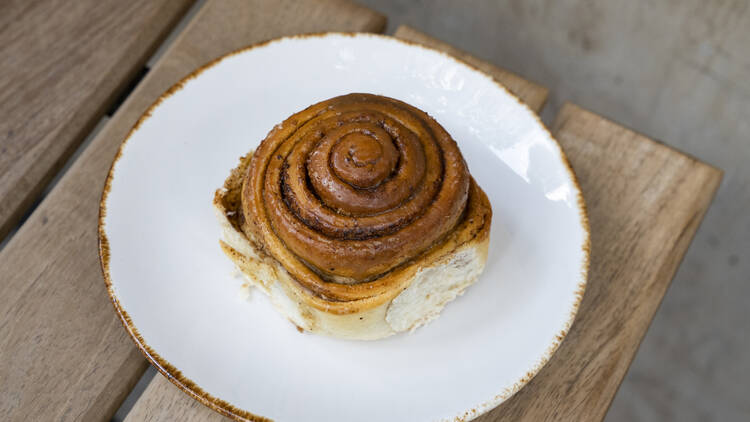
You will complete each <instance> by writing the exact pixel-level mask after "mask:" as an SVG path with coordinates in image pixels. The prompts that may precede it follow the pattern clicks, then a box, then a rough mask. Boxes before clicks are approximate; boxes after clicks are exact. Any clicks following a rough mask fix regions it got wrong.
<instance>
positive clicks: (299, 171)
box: [214, 94, 492, 339]
mask: <svg viewBox="0 0 750 422" xmlns="http://www.w3.org/2000/svg"><path fill="white" fill-rule="evenodd" d="M214 205H215V207H216V210H217V216H218V218H219V220H220V222H221V224H222V228H223V238H222V240H221V241H220V245H221V247H222V249H223V250H224V252H225V253H226V254H227V255H228V256H229V257H230V258H231V259H232V261H233V262H234V263H235V264H236V265H237V267H238V268H239V269H240V271H241V272H242V273H243V274H244V276H245V277H246V278H247V279H248V281H249V282H250V283H251V284H252V285H254V286H257V287H258V288H260V289H261V290H262V291H264V292H265V293H266V294H268V295H269V296H270V298H271V301H272V302H273V304H274V305H275V306H276V308H277V309H278V310H279V311H280V312H281V313H282V314H283V315H285V316H286V317H287V318H288V319H289V320H290V321H292V322H293V323H294V324H295V325H297V327H298V328H299V329H300V330H307V331H311V332H316V333H322V334H327V335H332V336H336V337H345V338H357V339H376V338H381V337H385V336H388V335H391V334H394V333H396V332H400V331H405V330H412V329H414V328H416V327H418V326H420V325H422V324H424V323H426V322H428V321H430V320H431V319H433V318H435V317H437V315H438V314H439V312H440V311H441V310H442V308H443V307H444V306H445V304H446V303H447V302H449V301H451V300H453V299H454V298H455V297H456V296H458V295H460V294H462V293H463V291H464V290H465V289H466V287H468V286H469V285H470V284H472V283H473V282H474V281H476V279H477V278H478V276H479V274H480V273H481V271H482V270H483V268H484V264H485V261H486V259H487V246H488V244H489V228H490V222H491V218H492V210H491V207H490V203H489V200H488V199H487V196H486V195H485V193H484V192H483V191H482V189H481V188H479V186H478V185H477V184H476V182H475V181H474V179H473V178H472V177H471V175H470V174H469V171H468V168H467V166H466V162H465V161H464V159H463V157H462V155H461V152H460V151H459V148H458V145H457V144H456V142H455V141H454V140H453V139H452V138H451V136H450V135H449V134H448V133H447V132H446V131H445V129H443V127H442V126H440V124H438V123H437V122H436V121H435V120H434V119H433V118H431V117H430V116H428V115H427V114H426V113H424V112H423V111H421V110H419V109H417V108H415V107H412V106H411V105H409V104H406V103H404V102H401V101H398V100H395V99H392V98H387V97H383V96H378V95H371V94H349V95H344V96H340V97H335V98H332V99H329V100H326V101H322V102H320V103H317V104H314V105H312V106H310V107H308V108H306V109H305V110H302V111H300V112H298V113H296V114H294V115H292V116H291V117H289V118H288V119H286V120H285V121H283V122H282V123H280V124H278V125H276V126H275V127H274V128H273V129H272V130H271V131H270V132H269V133H268V135H267V136H266V138H265V139H264V140H263V141H262V142H261V144H260V146H259V147H258V148H257V149H256V150H255V151H254V152H251V153H249V154H248V155H246V156H244V157H242V158H241V159H240V164H239V166H238V167H237V168H235V169H234V170H232V172H231V174H230V176H229V178H228V179H227V180H226V182H225V183H224V186H223V187H222V188H220V189H219V190H217V192H216V194H215V197H214Z"/></svg>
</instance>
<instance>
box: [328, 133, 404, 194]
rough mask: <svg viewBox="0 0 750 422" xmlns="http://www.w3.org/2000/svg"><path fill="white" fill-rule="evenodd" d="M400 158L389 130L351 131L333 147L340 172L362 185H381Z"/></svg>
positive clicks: (334, 167) (353, 183) (367, 186)
mask: <svg viewBox="0 0 750 422" xmlns="http://www.w3.org/2000/svg"><path fill="white" fill-rule="evenodd" d="M397 162H398V150H397V149H396V147H395V146H394V145H393V141H392V140H391V138H390V136H388V134H387V133H385V131H378V133H375V132H371V131H362V132H352V133H349V134H347V135H345V136H344V137H342V138H341V140H339V142H338V143H337V144H336V145H335V146H334V147H333V149H332V151H331V165H332V167H333V170H334V171H335V172H336V175H337V176H338V177H339V178H341V180H343V181H345V182H346V183H348V184H350V185H352V186H354V187H356V188H360V189H369V188H374V187H376V186H378V185H379V184H380V183H381V182H383V181H384V180H385V179H386V178H387V177H388V176H389V175H390V174H391V173H392V172H393V171H394V170H395V168H396V164H397Z"/></svg>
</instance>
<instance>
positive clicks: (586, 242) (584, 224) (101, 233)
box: [97, 32, 591, 422]
mask: <svg viewBox="0 0 750 422" xmlns="http://www.w3.org/2000/svg"><path fill="white" fill-rule="evenodd" d="M331 35H333V36H350V37H374V38H384V39H388V40H392V41H396V42H399V43H402V44H405V45H408V46H411V47H416V48H421V49H424V50H429V51H432V52H436V53H439V54H440V55H442V56H444V57H446V58H448V59H449V60H452V61H454V62H456V63H458V64H459V65H463V66H466V67H467V68H469V69H470V70H472V71H474V72H476V73H478V74H480V75H482V76H484V77H486V78H488V79H489V80H490V81H492V82H493V83H494V84H495V85H497V86H498V88H500V89H501V90H503V91H505V92H506V93H507V94H508V95H509V96H510V97H512V98H513V99H515V100H516V101H517V102H518V104H519V105H521V106H522V107H525V108H526V109H527V110H528V111H529V112H530V113H531V115H532V116H534V118H535V119H536V121H537V123H538V124H539V126H540V127H541V128H542V129H543V130H544V131H545V132H546V133H547V134H548V135H549V137H550V139H552V141H553V143H554V144H555V145H556V146H557V148H558V152H559V154H560V158H561V160H562V164H563V167H564V168H565V169H566V170H567V172H568V175H569V177H570V180H571V182H572V183H573V185H574V186H575V190H576V192H575V194H576V199H577V201H576V203H577V205H578V213H579V216H580V219H581V228H582V229H583V231H584V239H583V245H582V249H583V259H582V263H581V269H580V281H579V283H578V288H577V290H576V291H575V293H574V301H573V304H572V307H571V309H570V313H569V317H568V320H567V321H566V322H565V324H564V326H563V328H562V330H561V331H560V332H559V333H558V334H557V336H555V338H554V339H553V341H552V342H551V343H550V345H549V346H548V347H547V350H546V351H545V353H544V354H543V355H542V356H541V357H540V358H539V360H538V361H537V363H536V364H534V365H533V367H531V368H529V369H528V370H527V371H526V373H525V374H524V375H523V376H522V377H521V378H520V379H518V380H517V381H516V382H515V383H513V385H512V386H511V387H508V388H505V389H504V390H503V391H501V392H500V393H498V394H497V395H495V396H494V397H492V398H490V399H488V400H485V401H484V402H481V403H479V404H477V405H475V406H474V407H473V408H471V409H468V410H466V411H465V412H464V414H462V415H460V416H457V417H455V418H454V420H455V421H468V420H471V419H474V418H476V417H478V416H480V415H482V414H484V413H486V412H488V411H490V410H492V409H494V408H495V407H497V406H499V405H500V404H501V403H503V402H504V401H505V400H507V399H509V398H510V397H511V396H513V395H514V394H515V393H516V392H518V391H519V390H520V389H521V388H523V387H524V386H525V385H526V384H527V383H528V382H529V381H531V379H532V378H534V376H535V375H536V374H537V373H539V371H541V369H542V368H543V367H544V366H545V365H546V364H547V362H549V360H550V358H551V357H552V355H553V354H554V353H555V351H557V349H558V347H560V344H561V343H562V341H563V339H564V338H565V336H566V335H567V334H568V332H569V331H570V328H571V326H572V325H573V322H574V321H575V317H576V314H577V313H578V308H579V305H580V303H581V300H582V299H583V295H584V292H585V290H586V282H587V280H588V271H589V260H590V245H591V241H590V238H591V235H590V230H589V220H588V213H587V210H586V203H585V201H584V199H583V194H582V193H581V187H580V185H579V184H578V178H577V177H576V174H575V171H574V170H573V167H572V166H571V165H570V162H569V161H568V158H567V156H566V155H565V152H564V151H563V149H562V146H561V145H560V143H559V142H558V141H557V139H555V137H554V136H553V135H552V133H550V131H549V130H548V129H547V127H546V126H545V125H544V123H543V122H542V121H541V119H540V118H539V116H538V115H537V114H536V113H535V112H534V111H533V110H532V109H531V108H529V106H528V105H527V104H526V103H524V102H523V101H521V100H520V99H519V98H518V97H517V96H516V95H515V94H513V93H512V92H510V91H509V90H508V88H506V87H505V85H503V84H502V83H500V82H499V81H498V80H497V79H495V78H494V77H492V76H491V75H489V74H487V73H485V72H484V71H482V70H480V69H478V68H477V67H475V66H473V65H471V64H470V63H467V62H466V61H464V60H461V59H459V58H457V57H455V56H452V55H450V54H448V53H445V52H444V51H441V50H437V49H434V48H431V47H427V46H424V45H422V44H418V43H415V42H412V41H408V40H402V39H400V38H396V37H393V36H389V35H381V34H371V33H356V32H320V33H312V34H300V35H291V36H285V37H279V38H273V39H269V40H265V41H261V42H258V43H254V44H250V45H248V46H246V47H242V48H239V49H237V50H234V51H231V52H229V53H226V54H224V55H222V56H219V57H217V58H215V59H213V60H211V61H209V62H208V63H206V64H204V65H202V66H200V67H199V68H197V69H196V70H194V71H192V72H191V73H190V74H188V75H187V76H185V77H183V78H182V79H181V80H180V81H178V82H177V83H175V84H174V85H172V86H171V87H170V88H169V89H167V90H166V91H165V92H164V93H162V94H161V95H160V96H159V98H157V99H156V100H155V101H154V102H153V103H152V104H151V105H150V106H149V107H148V108H147V109H146V111H145V112H144V113H143V114H142V115H141V116H140V117H139V118H138V120H137V121H136V122H135V124H133V127H132V128H131V129H130V131H128V134H127V135H126V136H125V139H123V141H122V142H121V143H120V146H119V148H118V149H117V152H116V154H115V157H114V159H113V160H112V163H111V164H110V168H109V171H108V172H107V177H106V178H105V181H104V187H103V188H102V195H101V199H100V201H99V217H98V229H97V233H98V238H99V242H98V253H99V263H100V266H101V270H102V276H103V278H104V283H105V285H106V287H107V293H108V295H109V298H110V301H111V302H112V305H113V306H114V308H115V312H116V313H117V315H118V317H119V318H120V322H121V323H122V325H123V327H124V328H125V330H126V331H127V332H128V334H129V335H130V338H131V339H132V340H133V342H134V343H135V345H136V346H137V347H138V350H140V351H141V353H142V354H143V356H144V357H146V359H147V360H148V361H149V362H150V363H151V364H152V365H153V366H154V367H155V368H156V369H157V370H158V371H159V372H160V373H161V374H162V375H164V376H165V377H166V378H167V379H168V380H169V381H170V382H172V383H173V384H174V385H176V386H177V387H178V388H179V389H180V390H182V391H183V392H185V393H186V394H187V395H188V396H190V397H192V398H193V399H195V400H197V401H199V402H200V403H202V404H204V405H206V406H208V407H209V408H211V409H213V410H215V411H217V412H219V413H220V414H222V415H224V416H227V417H230V418H232V419H234V420H238V421H263V422H265V421H271V419H269V418H266V417H264V416H260V415H256V414H253V413H251V412H250V411H248V410H245V409H240V408H238V407H236V406H234V405H232V404H231V403H229V402H227V401H225V400H222V399H221V398H218V397H214V396H212V395H211V394H209V393H208V392H206V391H204V390H203V389H202V388H201V387H200V386H198V385H197V384H196V383H195V382H194V381H192V380H190V379H189V378H187V377H185V376H184V375H183V374H182V372H181V371H180V370H179V369H177V368H176V367H175V366H174V365H172V364H170V363H169V362H168V361H167V360H166V359H164V358H163V357H161V356H160V355H159V353H157V352H156V351H155V350H154V349H152V348H151V347H150V346H149V345H148V344H147V343H146V341H145V340H144V339H143V337H142V336H141V334H140V333H139V332H138V329H137V328H136V326H135V324H133V321H132V319H131V318H130V316H129V315H128V313H127V311H126V310H125V309H124V308H123V306H122V305H121V304H120V301H119V300H118V299H117V296H116V294H115V292H114V289H113V285H112V278H111V276H110V274H109V262H110V249H109V240H108V239H107V234H106V229H105V225H104V219H105V217H106V215H107V197H108V195H109V192H110V188H111V186H112V180H113V179H114V170H115V164H116V163H117V161H118V160H119V159H120V158H121V157H122V151H123V148H124V146H125V144H126V143H127V142H128V140H129V139H130V138H131V137H132V136H133V134H134V133H135V132H136V131H137V130H138V129H139V128H140V126H141V125H142V124H143V122H145V121H146V120H147V119H148V118H150V117H151V116H152V115H153V112H154V110H156V108H157V107H159V105H160V104H161V103H162V102H163V101H164V100H166V99H167V98H169V97H170V96H172V95H173V94H174V93H175V92H177V91H179V90H180V89H182V88H183V87H184V86H185V85H186V84H188V83H189V82H190V81H191V80H192V79H195V78H197V77H198V76H200V75H201V74H202V73H203V72H204V71H205V70H208V69H210V68H212V67H213V66H215V65H217V64H219V63H220V62H221V61H223V60H224V59H226V58H229V57H232V56H234V55H237V54H242V53H245V52H248V51H250V50H253V49H256V48H261V47H265V46H268V45H271V44H274V43H276V42H279V41H282V40H287V39H304V38H325V37H327V36H331Z"/></svg>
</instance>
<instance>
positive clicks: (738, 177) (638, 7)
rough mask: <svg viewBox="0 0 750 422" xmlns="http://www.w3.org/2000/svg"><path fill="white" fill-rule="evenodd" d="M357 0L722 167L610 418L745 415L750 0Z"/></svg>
mask: <svg viewBox="0 0 750 422" xmlns="http://www.w3.org/2000/svg"><path fill="white" fill-rule="evenodd" d="M358 1H359V2H360V3H362V4H365V5H367V6H370V7H371V8H373V9H375V10H378V11H380V12H382V13H385V14H386V15H388V18H389V28H388V32H392V31H393V30H394V29H395V28H396V27H397V26H398V25H399V24H402V23H404V24H408V25H411V26H413V27H415V28H417V29H419V30H421V31H423V32H425V33H427V34H430V35H433V36H435V37H437V38H440V39H442V40H444V41H448V42H450V43H451V44H454V45H456V46H458V47H460V48H462V49H464V50H466V51H468V52H470V53H473V54H474V55H476V56H478V57H481V58H484V59H487V60H489V61H490V62H493V63H496V64H498V65H500V66H502V67H505V68H507V69H510V70H512V71H515V72H517V73H519V74H520V75H522V76H524V77H526V78H529V79H531V80H534V81H537V82H540V83H542V84H544V85H546V86H547V87H549V88H550V89H551V97H550V101H549V103H548V105H547V108H546V109H545V111H544V113H543V116H542V117H543V119H544V120H545V122H547V123H550V122H551V121H552V119H553V118H554V115H555V114H556V113H557V110H558V109H559V107H560V105H561V104H562V102H563V101H572V102H575V103H577V104H579V105H582V106H584V107H586V108H589V109H591V110H594V111H596V112H598V113H600V114H602V115H604V116H607V117H609V118H611V119H613V120H615V121H617V122H619V123H621V124H623V125H625V126H628V127H631V128H634V129H636V130H638V131H639V132H642V133H644V134H646V135H648V136H651V137H653V138H656V139H659V140H661V141H663V142H665V143H667V144H669V145H672V146H674V147H676V148H679V149H681V150H682V151H685V152H687V153H689V154H691V155H693V156H696V157H699V158H700V159H701V160H704V161H707V162H708V163H711V164H713V165H716V166H718V167H720V168H722V169H724V171H725V172H726V173H725V177H724V181H723V183H722V186H721V188H720V190H719V193H718V195H717V197H716V200H715V202H714V204H713V206H712V208H711V209H710V210H709V212H708V214H707V216H706V219H705V221H704V222H703V224H702V226H701V228H700V230H699V231H698V234H697V236H696V238H695V240H694V241H693V244H692V246H691V247H690V250H689V251H688V254H687V256H686V257H685V260H684V262H683V264H682V267H681V268H680V270H679V272H678V274H677V276H676V278H675V279H674V281H673V283H672V286H671V288H670V290H669V292H668V294H667V296H666V298H665V299H664V302H663V303H662V306H661V308H660V310H659V312H658V313H657V316H656V319H655V320H654V322H653V324H652V326H651V328H650V330H649V332H648V334H647V336H646V338H645V340H644V342H643V344H642V345H641V348H640V351H639V353H638V355H637V357H636V359H635V361H634V363H633V366H632V367H631V369H630V371H629V373H628V375H627V377H626V379H625V382H624V383H623V384H622V386H621V388H620V391H619V393H618V395H617V397H616V398H615V401H614V403H613V404H612V407H611V409H610V412H609V415H608V416H607V420H608V421H609V422H619V421H634V420H638V421H709V420H715V421H747V420H750V400H749V399H750V322H749V321H750V1H747V0H726V1H723V0H660V1H657V0H628V1H622V0H598V1H597V0H515V1H513V0H465V1H460V0H431V1H428V0H424V1H414V0H358Z"/></svg>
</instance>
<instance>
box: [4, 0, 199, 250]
mask: <svg viewBox="0 0 750 422" xmlns="http://www.w3.org/2000/svg"><path fill="white" fill-rule="evenodd" d="M191 3H192V0H175V1H170V0H156V1H151V0H133V1H119V0H105V1H100V0H81V1H75V2H63V1H56V0H30V1H5V2H0V57H2V60H1V61H0V116H2V118H0V198H3V200H2V201H0V239H2V238H3V237H5V235H6V234H7V233H8V231H9V230H10V229H11V228H12V227H13V226H14V225H15V224H16V223H17V222H18V220H19V219H20V217H21V216H22V215H23V214H24V213H25V212H26V210H27V209H28V208H29V206H30V205H31V204H32V203H33V202H34V200H35V199H36V198H37V197H38V196H39V194H40V193H41V191H42V190H43V188H44V186H45V185H46V184H47V183H48V182H49V181H50V180H51V179H52V177H53V176H54V175H55V173H57V171H58V170H59V169H60V168H61V166H62V165H63V164H64V163H65V160H66V159H67V158H68V157H69V156H70V154H71V153H72V152H73V151H74V150H75V148H76V147H77V146H78V145H79V144H80V142H81V141H83V139H84V138H85V137H86V135H87V134H88V132H89V131H91V129H93V127H94V125H95V124H96V122H97V121H98V120H99V119H100V118H101V117H102V116H103V115H104V113H105V112H106V111H107V108H108V107H109V105H110V104H111V103H112V102H113V101H114V100H115V99H116V98H117V96H118V95H119V93H120V91H121V90H122V89H123V88H124V87H125V86H127V84H128V82H129V81H130V80H131V79H132V78H133V77H134V76H135V75H136V74H137V73H138V72H139V71H140V70H141V68H142V67H143V64H144V63H145V62H146V60H148V57H149V56H150V55H151V54H152V53H153V51H154V50H155V49H156V47H158V45H159V42H161V40H162V39H163V38H164V37H165V36H166V35H167V34H168V33H169V31H170V30H171V28H172V27H173V26H174V24H175V23H176V22H177V21H178V20H179V18H180V17H181V16H182V15H183V13H184V12H185V11H186V10H187V7H188V6H190V4H191Z"/></svg>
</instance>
